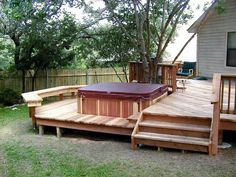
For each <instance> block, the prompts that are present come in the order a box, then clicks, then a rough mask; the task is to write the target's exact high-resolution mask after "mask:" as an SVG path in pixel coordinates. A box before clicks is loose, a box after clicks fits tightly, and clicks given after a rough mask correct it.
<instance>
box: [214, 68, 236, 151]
mask: <svg viewBox="0 0 236 177" xmlns="http://www.w3.org/2000/svg"><path fill="white" fill-rule="evenodd" d="M212 88H213V90H212V97H211V103H212V104H213V105H214V106H213V119H212V127H211V128H212V131H211V137H210V138H211V141H212V146H211V148H212V153H213V154H217V151H218V141H219V129H220V127H219V126H220V114H221V113H224V114H236V74H220V73H216V74H214V77H213V87H212Z"/></svg>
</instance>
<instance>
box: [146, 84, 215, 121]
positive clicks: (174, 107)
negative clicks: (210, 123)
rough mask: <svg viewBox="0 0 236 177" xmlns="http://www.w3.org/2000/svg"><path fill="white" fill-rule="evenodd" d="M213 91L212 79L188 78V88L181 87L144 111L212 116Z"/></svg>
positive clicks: (175, 114) (173, 114) (172, 114)
mask: <svg viewBox="0 0 236 177" xmlns="http://www.w3.org/2000/svg"><path fill="white" fill-rule="evenodd" d="M211 92H212V82H211V81H198V80H187V81H186V89H184V90H180V89H179V90H178V91H177V92H175V93H173V94H171V95H169V96H168V97H166V98H165V99H163V100H161V101H160V102H157V103H156V104H154V105H152V106H150V107H148V108H147V109H145V110H144V111H143V112H144V113H155V114H162V115H171V116H188V117H207V118H212V114H213V106H212V104H211V102H210V97H211Z"/></svg>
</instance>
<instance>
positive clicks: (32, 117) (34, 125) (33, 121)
mask: <svg viewBox="0 0 236 177" xmlns="http://www.w3.org/2000/svg"><path fill="white" fill-rule="evenodd" d="M29 116H30V118H31V119H32V125H33V128H34V129H35V128H36V118H35V107H29Z"/></svg>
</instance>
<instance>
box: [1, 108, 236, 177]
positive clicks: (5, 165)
mask: <svg viewBox="0 0 236 177" xmlns="http://www.w3.org/2000/svg"><path fill="white" fill-rule="evenodd" d="M232 145H233V147H232V148H230V149H226V150H222V151H221V152H220V154H219V155H218V156H216V157H209V156H208V155H207V154H201V153H193V152H187V153H185V154H182V153H181V152H180V151H173V150H163V151H157V149H156V148H147V147H142V148H141V149H139V150H137V151H132V150H130V142H129V137H119V136H107V135H103V134H97V133H86V132H77V133H71V132H68V131H66V132H65V135H64V137H63V138H61V139H58V138H56V136H55V132H54V129H51V130H49V131H48V132H47V133H46V135H44V136H39V135H38V132H37V130H33V129H32V128H31V120H30V119H29V118H28V109H27V107H26V106H19V107H18V108H17V109H16V110H12V109H9V108H0V177H5V176H12V177H15V176H17V177H18V176H22V177H27V176H37V177H41V176H42V177H44V176H57V177H60V176H91V177H97V176H98V177H99V176H101V177H106V176H111V177H112V176H117V177H118V176H122V177H123V176H124V177H125V176H140V177H146V176H150V177H153V176H168V177H169V176H174V177H178V176H179V177H184V176H186V177H188V176H196V177H198V176H204V177H208V176H209V177H210V176H214V177H219V176H225V177H228V176H229V177H230V176H232V177H233V176H236V144H235V143H232Z"/></svg>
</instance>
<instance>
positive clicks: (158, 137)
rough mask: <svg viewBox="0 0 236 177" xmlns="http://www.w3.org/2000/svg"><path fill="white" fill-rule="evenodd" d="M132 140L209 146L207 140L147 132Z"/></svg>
mask: <svg viewBox="0 0 236 177" xmlns="http://www.w3.org/2000/svg"><path fill="white" fill-rule="evenodd" d="M134 138H137V139H145V140H154V141H165V142H173V143H182V144H191V145H201V146H209V144H210V142H209V139H207V138H196V137H186V136H178V135H166V134H158V133H149V132H138V134H136V135H134Z"/></svg>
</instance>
